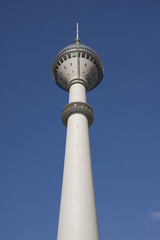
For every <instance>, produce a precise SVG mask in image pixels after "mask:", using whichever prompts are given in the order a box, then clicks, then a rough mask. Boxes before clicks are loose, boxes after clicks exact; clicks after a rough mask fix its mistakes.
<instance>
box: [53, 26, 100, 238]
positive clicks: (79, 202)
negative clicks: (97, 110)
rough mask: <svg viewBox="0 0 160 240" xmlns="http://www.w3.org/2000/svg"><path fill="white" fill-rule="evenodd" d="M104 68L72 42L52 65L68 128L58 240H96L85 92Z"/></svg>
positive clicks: (90, 52) (89, 117) (89, 116)
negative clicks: (61, 91) (64, 94)
mask: <svg viewBox="0 0 160 240" xmlns="http://www.w3.org/2000/svg"><path fill="white" fill-rule="evenodd" d="M103 74H104V68H103V64H102V61H101V60H100V58H99V57H98V55H97V54H96V53H95V51H93V50H92V49H91V48H90V47H88V46H86V45H84V44H81V43H80V40H79V36H78V24H77V36H76V39H75V43H74V44H71V45H69V46H67V47H65V48H64V49H62V50H61V51H60V53H59V54H58V55H57V57H56V58H55V60H54V61H53V64H52V76H53V79H54V81H55V82H56V84H57V85H58V86H59V87H60V88H62V89H64V90H66V91H69V103H68V104H67V105H66V106H65V107H64V109H63V112H62V122H63V124H64V125H65V126H66V127H67V136H66V148H65V160H64V170H63V183H62V193H61V203H60V213H59V224H58V234H57V240H99V234H98V224H97V214H96V205H95V196H94V186H93V177H92V164H91V154H90V143H89V131H88V127H89V126H91V125H92V123H93V110H92V108H91V106H90V105H88V104H87V101H86V92H87V91H89V90H91V89H93V88H95V87H96V86H97V85H98V84H99V83H100V82H101V80H102V78H103Z"/></svg>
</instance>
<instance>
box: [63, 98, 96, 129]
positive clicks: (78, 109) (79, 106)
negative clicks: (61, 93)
mask: <svg viewBox="0 0 160 240" xmlns="http://www.w3.org/2000/svg"><path fill="white" fill-rule="evenodd" d="M74 113H82V114H83V115H85V116H86V117H87V119H88V125H89V126H91V125H92V123H93V120H94V117H93V110H92V108H91V106H90V105H88V104H87V103H84V102H73V103H69V104H67V105H66V106H65V107H64V109H63V111H62V122H63V124H64V125H65V126H67V120H68V118H69V116H70V115H72V114H74Z"/></svg>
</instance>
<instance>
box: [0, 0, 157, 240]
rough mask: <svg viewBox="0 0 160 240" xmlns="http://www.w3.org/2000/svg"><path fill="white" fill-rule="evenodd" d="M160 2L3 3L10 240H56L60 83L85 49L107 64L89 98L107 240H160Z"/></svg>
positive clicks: (0, 134) (3, 230) (4, 193)
mask: <svg viewBox="0 0 160 240" xmlns="http://www.w3.org/2000/svg"><path fill="white" fill-rule="evenodd" d="M159 9H160V2H159V1H156V0H152V1H151V0H150V1H147V0H146V1H142V0H139V1H138V0H135V1H124V0H123V1H117V0H115V1H114V0H112V1H111V0H109V1H94V0H92V1H84V0H81V1H76V0H75V1H54V0H52V1H51V0H50V1H49V0H46V1H42V0H39V1H34V0H33V1H30V0H28V1H24V0H21V1H20V0H19V1H18V0H15V1H8V0H5V1H4V0H2V1H1V9H0V16H1V17H0V18H1V21H0V22H1V38H0V42H1V44H0V45H1V57H0V64H1V78H0V126H1V127H0V239H1V240H10V239H12V240H22V239H23V240H36V239H38V240H44V239H47V240H51V239H56V235H57V225H58V215H59V204H60V194H61V182H62V173H63V161H64V149H65V134H66V128H65V127H64V126H63V124H62V122H61V111H62V109H63V107H64V105H65V104H67V101H68V94H67V92H64V91H63V90H61V89H60V88H58V87H57V86H56V85H55V84H54V82H53V80H52V77H51V63H52V61H53V59H54V58H55V57H56V55H57V54H58V52H59V51H60V50H61V49H62V48H64V47H65V46H67V45H69V44H71V43H73V41H74V39H75V36H76V22H77V21H78V22H79V31H80V38H81V41H82V43H84V44H86V45H88V46H90V47H91V48H93V49H94V50H95V51H96V52H97V53H98V55H99V56H100V57H101V59H102V61H103V63H104V69H105V75H104V78H103V80H102V82H101V84H100V85H99V86H98V87H97V88H96V89H94V90H92V91H90V92H89V93H88V94H87V99H88V100H87V101H88V103H89V104H90V105H91V106H92V108H93V110H94V114H95V121H94V124H93V125H92V127H91V128H90V143H91V155H92V165H93V175H94V185H95V194H96V205H97V214H98V223H99V232H100V239H106V240H107V239H110V240H128V239H129V240H142V239H145V240H159V239H160V93H159V92H160V67H159V65H160V30H159V25H160V14H159Z"/></svg>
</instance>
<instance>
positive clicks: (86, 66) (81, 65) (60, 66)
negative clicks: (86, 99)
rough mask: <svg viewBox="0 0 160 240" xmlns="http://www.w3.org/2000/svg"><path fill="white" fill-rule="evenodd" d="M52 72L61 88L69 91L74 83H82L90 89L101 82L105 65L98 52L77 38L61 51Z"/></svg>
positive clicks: (53, 64)
mask: <svg viewBox="0 0 160 240" xmlns="http://www.w3.org/2000/svg"><path fill="white" fill-rule="evenodd" d="M51 72H52V77H53V79H54V81H55V82H56V84H57V85H58V86H59V87H60V88H62V89H64V90H66V91H68V90H69V88H70V86H71V85H72V84H73V83H82V84H83V85H85V87H86V90H87V91H89V90H91V89H93V88H95V87H96V86H97V85H98V84H99V83H100V82H101V80H102V78H103V75H104V67H103V63H102V61H101V59H100V58H99V56H98V55H97V54H96V52H95V51H94V50H92V49H91V48H90V47H88V46H86V45H84V44H81V43H80V41H79V39H76V41H75V43H74V44H71V45H69V46H67V47H65V48H64V49H62V50H61V51H60V52H59V54H58V55H57V57H56V58H55V60H54V61H53V63H52V70H51Z"/></svg>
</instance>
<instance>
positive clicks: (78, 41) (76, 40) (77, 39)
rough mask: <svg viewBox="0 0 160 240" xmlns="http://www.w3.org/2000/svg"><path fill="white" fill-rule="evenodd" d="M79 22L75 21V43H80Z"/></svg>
mask: <svg viewBox="0 0 160 240" xmlns="http://www.w3.org/2000/svg"><path fill="white" fill-rule="evenodd" d="M78 28H79V23H78V22H77V34H76V39H75V43H76V44H79V43H80V39H79V29H78Z"/></svg>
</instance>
